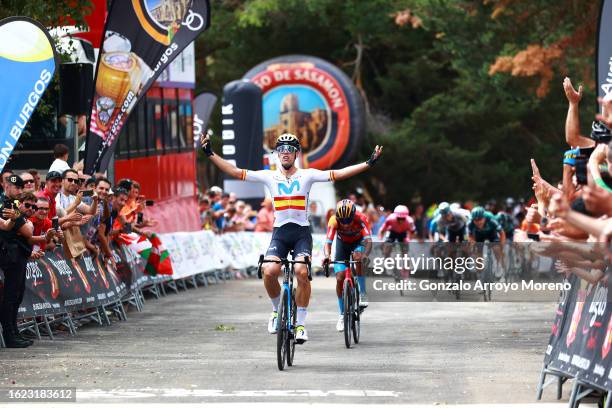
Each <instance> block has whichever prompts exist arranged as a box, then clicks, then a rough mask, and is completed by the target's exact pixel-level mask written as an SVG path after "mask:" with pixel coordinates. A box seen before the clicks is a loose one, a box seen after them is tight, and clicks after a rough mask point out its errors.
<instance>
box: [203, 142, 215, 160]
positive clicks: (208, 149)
mask: <svg viewBox="0 0 612 408" xmlns="http://www.w3.org/2000/svg"><path fill="white" fill-rule="evenodd" d="M202 150H204V153H206V156H208V157H210V156H212V155H213V154H215V153H214V152H213V151H212V144H211V143H210V140H208V142H206V143H204V144H203V145H202Z"/></svg>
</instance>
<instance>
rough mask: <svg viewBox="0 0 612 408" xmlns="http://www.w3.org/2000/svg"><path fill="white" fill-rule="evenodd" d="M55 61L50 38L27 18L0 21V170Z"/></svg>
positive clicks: (44, 86) (39, 25) (28, 118)
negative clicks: (0, 102)
mask: <svg viewBox="0 0 612 408" xmlns="http://www.w3.org/2000/svg"><path fill="white" fill-rule="evenodd" d="M57 63H58V59H57V55H56V52H55V47H54V46H53V40H52V39H51V37H50V36H49V33H48V32H47V30H46V29H45V27H43V26H42V25H41V24H40V23H38V22H37V21H35V20H32V19H30V18H27V17H10V18H6V19H4V20H1V21H0V83H1V84H2V86H1V87H0V100H2V107H1V108H0V171H2V169H3V168H4V167H5V166H6V163H7V161H8V159H9V157H10V155H11V153H12V151H13V149H14V148H15V145H16V144H17V142H18V140H19V137H20V136H21V133H22V132H23V130H24V129H25V127H26V125H27V124H28V121H29V120H30V116H31V115H32V112H34V109H36V105H38V102H39V101H40V99H41V98H42V95H43V93H44V92H45V90H46V89H47V85H49V82H51V79H52V78H53V74H54V72H55V67H56V65H57Z"/></svg>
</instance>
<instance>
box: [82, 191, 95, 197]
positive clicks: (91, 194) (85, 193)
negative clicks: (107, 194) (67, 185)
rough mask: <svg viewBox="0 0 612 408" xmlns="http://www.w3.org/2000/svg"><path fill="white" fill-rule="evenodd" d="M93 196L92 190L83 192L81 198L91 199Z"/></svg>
mask: <svg viewBox="0 0 612 408" xmlns="http://www.w3.org/2000/svg"><path fill="white" fill-rule="evenodd" d="M93 194H94V191H93V190H84V191H83V197H92V196H93Z"/></svg>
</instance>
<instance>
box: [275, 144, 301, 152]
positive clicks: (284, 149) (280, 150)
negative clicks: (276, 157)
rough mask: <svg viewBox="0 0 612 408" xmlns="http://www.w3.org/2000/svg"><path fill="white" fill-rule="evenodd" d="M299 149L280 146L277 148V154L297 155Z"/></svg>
mask: <svg viewBox="0 0 612 408" xmlns="http://www.w3.org/2000/svg"><path fill="white" fill-rule="evenodd" d="M297 151H298V149H297V148H296V147H294V146H289V145H280V146H278V147H277V148H276V152H277V153H295V152H297Z"/></svg>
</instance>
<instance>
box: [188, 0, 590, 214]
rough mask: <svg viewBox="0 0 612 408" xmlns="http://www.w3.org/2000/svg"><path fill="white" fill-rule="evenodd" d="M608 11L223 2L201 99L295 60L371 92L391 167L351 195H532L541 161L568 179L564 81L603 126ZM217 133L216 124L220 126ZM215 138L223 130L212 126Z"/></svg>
mask: <svg viewBox="0 0 612 408" xmlns="http://www.w3.org/2000/svg"><path fill="white" fill-rule="evenodd" d="M599 7H600V4H599V2H598V1H594V2H584V1H579V0H541V1H537V2H533V1H529V0H472V1H468V0H368V1H361V0H345V1H342V2H338V1H335V0H310V1H299V0H213V1H212V16H213V22H212V27H211V29H210V31H209V32H208V33H206V34H205V35H203V36H201V37H200V39H199V40H198V42H197V53H196V56H197V59H198V63H197V64H196V65H197V67H198V87H199V88H200V89H207V90H211V91H213V92H215V93H217V94H219V95H221V93H222V87H223V85H224V84H225V83H227V82H229V81H231V80H234V79H237V78H240V77H241V76H242V75H243V74H244V73H245V72H246V71H247V70H248V69H249V68H251V67H252V66H254V65H256V64H257V63H259V62H261V61H263V60H265V59H267V58H272V57H276V56H279V55H283V54H298V53H299V54H309V55H314V56H318V57H321V58H324V59H326V60H329V61H331V62H332V63H335V64H336V65H338V66H339V67H341V68H342V69H343V70H344V71H345V72H346V73H347V74H348V75H349V76H350V77H351V78H353V81H354V82H355V84H356V85H357V86H358V88H359V89H360V90H361V91H362V94H363V96H364V98H365V100H366V102H367V108H368V138H367V143H366V144H364V146H362V149H361V157H359V158H358V159H363V158H365V157H367V155H369V152H370V151H371V148H372V147H373V145H374V144H384V145H385V146H386V147H385V152H384V157H383V159H382V160H381V162H380V165H379V166H377V167H376V168H375V169H373V171H372V172H369V173H367V174H365V175H363V176H361V177H359V178H357V179H355V180H351V181H347V182H344V183H339V185H338V187H339V188H340V189H341V190H343V189H344V190H348V189H350V188H353V187H354V186H355V185H363V186H365V187H366V188H367V189H368V191H369V192H370V194H372V195H373V196H374V197H375V198H376V199H377V200H380V201H382V202H385V203H388V204H393V203H397V202H408V201H410V200H411V199H414V198H415V197H418V198H420V199H422V200H423V201H426V202H429V201H434V200H441V199H446V200H454V199H468V198H473V199H480V200H484V199H487V198H489V197H499V198H501V197H503V196H506V195H523V196H526V195H528V194H529V192H530V191H529V187H530V182H529V181H530V179H529V177H530V167H529V158H530V157H534V158H536V160H537V161H538V163H539V164H540V168H541V169H542V171H543V174H544V175H546V176H548V177H549V178H551V179H553V180H554V179H558V178H559V175H560V168H561V166H560V164H561V156H562V149H563V132H564V119H565V113H566V110H567V102H566V100H565V96H564V94H563V91H562V86H561V84H562V80H563V77H564V76H566V75H569V76H571V77H572V78H573V79H574V82H579V83H582V84H584V85H585V98H584V100H585V101H589V102H591V103H589V102H585V103H583V105H585V108H584V109H583V111H584V112H583V117H582V118H583V125H584V126H583V127H584V128H585V129H586V125H587V123H590V118H592V115H593V113H594V108H595V102H594V92H595V90H594V69H593V68H594V64H593V61H594V55H595V54H594V51H595V35H596V33H595V31H596V27H597V18H598V11H599ZM217 120H218V116H217ZM214 126H215V127H216V130H217V133H218V131H219V127H220V126H219V123H218V122H216V123H214Z"/></svg>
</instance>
